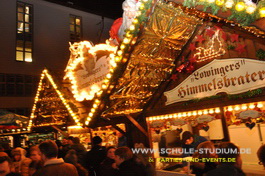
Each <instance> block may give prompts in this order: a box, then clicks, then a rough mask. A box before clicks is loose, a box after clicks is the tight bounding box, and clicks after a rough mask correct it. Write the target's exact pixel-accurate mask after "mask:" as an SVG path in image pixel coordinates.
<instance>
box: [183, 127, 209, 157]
mask: <svg viewBox="0 0 265 176" xmlns="http://www.w3.org/2000/svg"><path fill="white" fill-rule="evenodd" d="M181 140H182V144H183V146H182V147H183V149H184V156H192V155H193V154H194V152H195V149H196V148H197V146H198V145H199V144H200V143H202V142H205V141H207V139H206V138H204V137H202V136H198V135H196V134H194V135H193V134H192V133H191V132H190V131H184V132H183V134H182V139H181Z"/></svg>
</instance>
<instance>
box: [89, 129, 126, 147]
mask: <svg viewBox="0 0 265 176" xmlns="http://www.w3.org/2000/svg"><path fill="white" fill-rule="evenodd" d="M116 126H118V127H119V128H120V129H122V130H123V131H126V130H125V124H117V125H116ZM91 134H92V137H94V136H99V137H101V139H102V145H103V146H106V147H108V146H115V147H117V146H118V138H119V137H120V136H119V132H118V131H117V130H116V129H114V128H113V127H112V126H104V127H97V128H95V129H92V130H91Z"/></svg>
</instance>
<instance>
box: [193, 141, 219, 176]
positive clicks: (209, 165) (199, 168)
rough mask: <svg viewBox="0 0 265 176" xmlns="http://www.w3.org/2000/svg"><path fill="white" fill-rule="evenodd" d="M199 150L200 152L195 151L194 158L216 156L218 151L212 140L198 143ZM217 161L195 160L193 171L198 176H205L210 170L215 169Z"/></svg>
mask: <svg viewBox="0 0 265 176" xmlns="http://www.w3.org/2000/svg"><path fill="white" fill-rule="evenodd" d="M197 150H198V151H200V152H195V153H194V154H193V156H192V157H193V158H198V159H200V160H201V159H203V158H216V157H217V155H216V152H215V147H214V144H213V143H212V142H211V141H205V142H202V143H200V144H199V145H198V147H197ZM216 166H217V163H215V162H194V163H192V173H193V174H195V175H196V176H203V175H204V174H205V173H207V172H209V171H210V170H213V169H215V168H216Z"/></svg>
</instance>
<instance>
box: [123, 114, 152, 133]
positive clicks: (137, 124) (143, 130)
mask: <svg viewBox="0 0 265 176" xmlns="http://www.w3.org/2000/svg"><path fill="white" fill-rule="evenodd" d="M126 117H127V118H128V119H129V120H130V121H131V122H132V123H133V124H134V125H135V126H136V127H137V128H138V129H139V130H140V131H141V132H142V133H144V135H145V136H147V137H148V133H147V131H145V129H144V128H143V127H142V126H141V125H140V124H139V123H138V122H137V121H136V120H135V119H134V118H133V117H132V116H130V115H128V114H127V115H126Z"/></svg>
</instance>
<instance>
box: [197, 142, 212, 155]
mask: <svg viewBox="0 0 265 176" xmlns="http://www.w3.org/2000/svg"><path fill="white" fill-rule="evenodd" d="M197 150H198V151H202V152H200V153H199V158H211V157H215V156H216V154H215V147H214V144H213V143H212V142H211V141H205V142H202V143H200V144H199V145H198V147H197Z"/></svg>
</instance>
